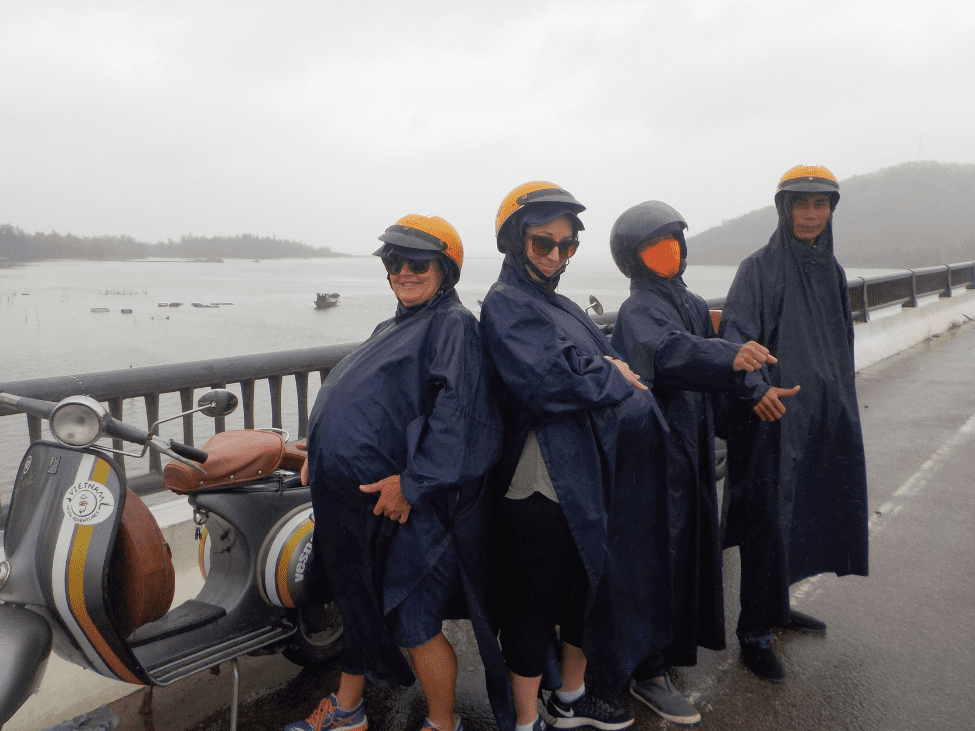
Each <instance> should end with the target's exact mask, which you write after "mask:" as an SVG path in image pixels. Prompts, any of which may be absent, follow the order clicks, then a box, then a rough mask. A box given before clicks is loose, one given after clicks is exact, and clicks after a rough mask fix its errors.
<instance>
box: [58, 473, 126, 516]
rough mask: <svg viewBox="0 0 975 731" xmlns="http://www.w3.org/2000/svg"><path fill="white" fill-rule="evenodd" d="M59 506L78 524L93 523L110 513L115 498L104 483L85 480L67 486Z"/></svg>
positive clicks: (113, 508)
mask: <svg viewBox="0 0 975 731" xmlns="http://www.w3.org/2000/svg"><path fill="white" fill-rule="evenodd" d="M61 507H62V509H63V510H64V514H65V515H66V516H68V517H69V518H70V519H71V520H72V521H74V522H75V523H77V524H78V525H95V524H96V523H101V522H102V521H103V520H105V519H106V518H108V517H109V516H110V515H111V514H112V511H114V510H115V500H114V498H113V497H112V493H111V492H109V490H108V488H106V487H105V486H104V485H99V484H98V483H97V482H91V481H90V480H86V481H85V482H76V483H75V484H74V485H72V486H71V487H69V488H68V491H67V492H66V493H65V495H64V500H63V501H62V503H61Z"/></svg>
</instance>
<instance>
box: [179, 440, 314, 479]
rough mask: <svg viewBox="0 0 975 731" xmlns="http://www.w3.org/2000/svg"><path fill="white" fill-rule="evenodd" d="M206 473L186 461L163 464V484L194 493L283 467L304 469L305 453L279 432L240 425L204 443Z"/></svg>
mask: <svg viewBox="0 0 975 731" xmlns="http://www.w3.org/2000/svg"><path fill="white" fill-rule="evenodd" d="M203 451H205V452H206V453H207V455H208V456H207V461H206V462H205V463H204V464H203V465H202V466H203V469H204V470H206V474H203V473H202V472H199V471H197V470H195V469H193V468H192V467H190V466H189V465H185V464H183V463H182V462H176V461H173V462H170V463H169V464H167V465H166V466H165V467H164V468H163V485H165V486H166V487H168V488H169V489H170V490H172V491H173V492H178V493H183V494H185V493H190V492H196V491H198V490H206V489H209V488H215V487H227V486H230V485H237V484H240V483H243V482H253V481H254V480H259V479H261V478H262V477H267V476H268V475H270V474H271V473H272V472H274V471H275V470H276V469H278V468H279V467H285V468H287V469H292V470H300V469H301V466H302V465H303V464H304V462H305V453H304V452H301V451H299V450H298V449H297V448H296V447H295V445H293V444H288V443H286V442H285V441H284V437H283V436H281V434H278V433H277V432H272V431H262V430H260V429H236V430H233V431H225V432H219V433H217V434H214V435H213V436H212V437H211V438H210V439H209V440H207V443H206V444H204V445H203Z"/></svg>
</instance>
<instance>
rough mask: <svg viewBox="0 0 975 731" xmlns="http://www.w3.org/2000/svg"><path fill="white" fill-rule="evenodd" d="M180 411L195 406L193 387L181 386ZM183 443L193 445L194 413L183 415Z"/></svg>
mask: <svg viewBox="0 0 975 731" xmlns="http://www.w3.org/2000/svg"><path fill="white" fill-rule="evenodd" d="M179 407H180V411H189V410H190V409H192V408H193V389H192V388H181V389H180V391H179ZM183 444H189V445H190V446H191V447H192V446H194V445H193V414H186V415H185V416H184V417H183Z"/></svg>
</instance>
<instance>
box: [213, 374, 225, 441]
mask: <svg viewBox="0 0 975 731" xmlns="http://www.w3.org/2000/svg"><path fill="white" fill-rule="evenodd" d="M226 387H227V384H226V383H218V384H216V385H214V386H210V388H226ZM222 431H227V420H226V419H225V418H224V417H222V416H218V417H217V418H215V419H214V420H213V433H214V434H219V433H220V432H222Z"/></svg>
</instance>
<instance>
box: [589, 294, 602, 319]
mask: <svg viewBox="0 0 975 731" xmlns="http://www.w3.org/2000/svg"><path fill="white" fill-rule="evenodd" d="M586 309H587V310H588V309H591V310H592V311H593V312H595V313H596V316H597V317H599V316H600V315H602V314H603V303H602V302H600V301H599V300H598V299H596V295H594V294H591V295H589V307H587V308H586Z"/></svg>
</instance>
